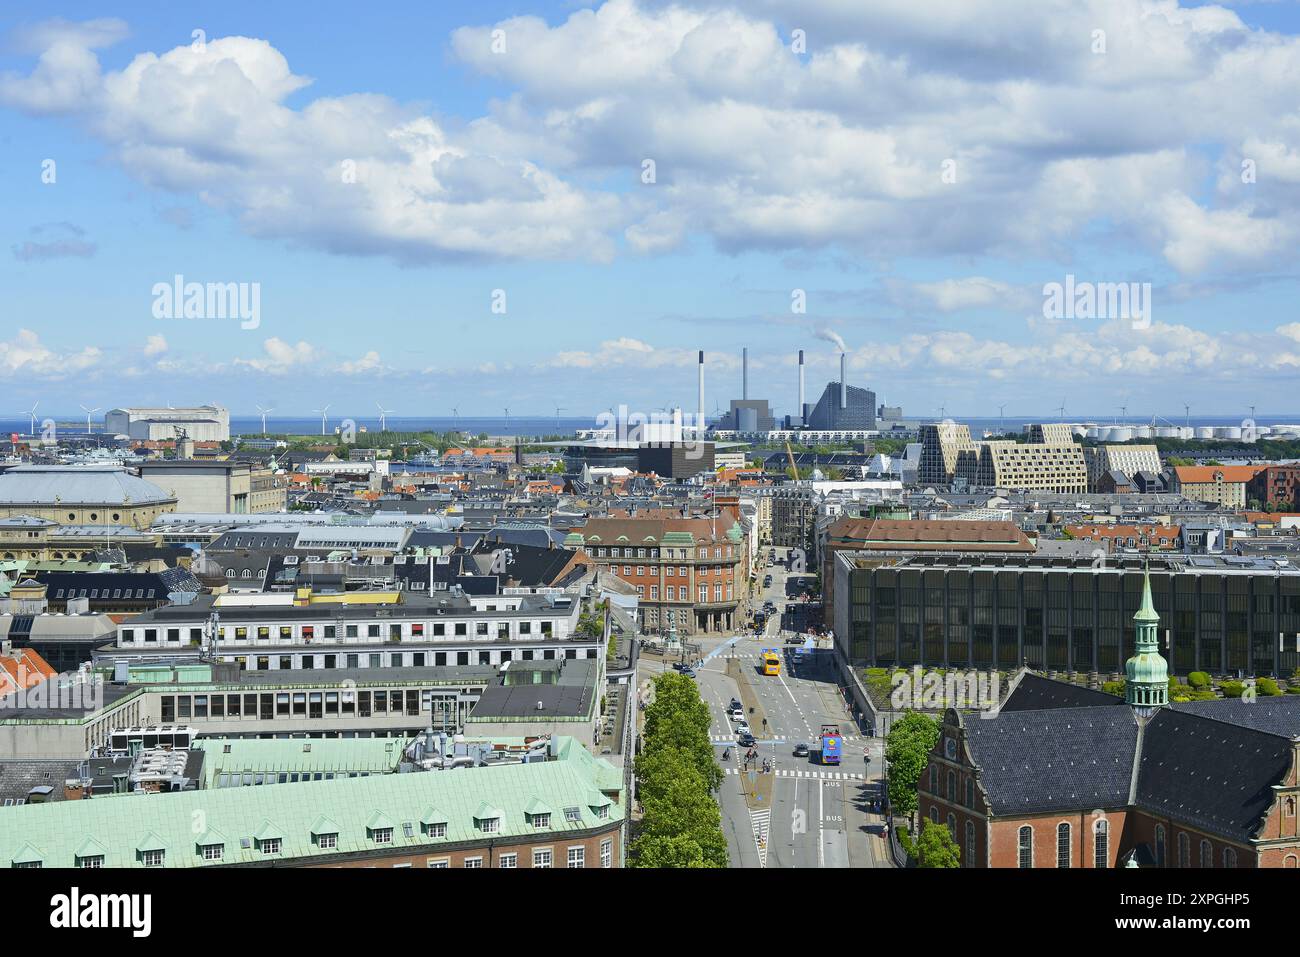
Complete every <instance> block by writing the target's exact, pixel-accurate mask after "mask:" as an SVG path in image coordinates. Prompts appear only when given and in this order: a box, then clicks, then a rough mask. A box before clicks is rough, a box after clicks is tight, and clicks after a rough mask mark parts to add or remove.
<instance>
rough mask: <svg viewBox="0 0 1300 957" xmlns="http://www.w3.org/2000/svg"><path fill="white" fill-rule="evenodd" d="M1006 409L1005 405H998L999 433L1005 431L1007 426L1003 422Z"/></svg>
mask: <svg viewBox="0 0 1300 957" xmlns="http://www.w3.org/2000/svg"><path fill="white" fill-rule="evenodd" d="M1006 410H1007V407H1006V406H1005V405H1000V406H998V432H999V433H1005V432H1006V431H1007V426H1006V422H1005V420H1006Z"/></svg>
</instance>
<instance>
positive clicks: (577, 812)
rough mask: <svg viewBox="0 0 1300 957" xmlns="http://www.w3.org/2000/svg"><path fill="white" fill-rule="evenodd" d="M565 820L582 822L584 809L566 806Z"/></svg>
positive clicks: (574, 822)
mask: <svg viewBox="0 0 1300 957" xmlns="http://www.w3.org/2000/svg"><path fill="white" fill-rule="evenodd" d="M564 820H565V821H567V822H568V823H570V824H581V823H582V809H581V808H576V807H566V808H565V809H564Z"/></svg>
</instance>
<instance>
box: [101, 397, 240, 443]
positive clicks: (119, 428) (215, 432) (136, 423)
mask: <svg viewBox="0 0 1300 957" xmlns="http://www.w3.org/2000/svg"><path fill="white" fill-rule="evenodd" d="M178 428H179V429H184V430H185V434H186V436H188V437H189V438H191V439H193V440H194V441H195V442H226V441H229V439H230V413H229V412H228V411H226V409H224V408H222V407H221V406H219V405H201V406H197V407H195V408H190V409H172V408H166V409H147V408H126V409H110V410H109V411H108V412H107V413H105V415H104V431H105V432H107V433H109V434H110V435H125V436H129V437H130V438H132V439H135V440H137V441H141V442H160V441H168V440H173V439H175V438H176V437H177V431H176V430H177V429H178Z"/></svg>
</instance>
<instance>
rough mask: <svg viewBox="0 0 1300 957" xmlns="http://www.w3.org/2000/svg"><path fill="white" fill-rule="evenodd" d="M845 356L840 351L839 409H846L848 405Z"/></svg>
mask: <svg viewBox="0 0 1300 957" xmlns="http://www.w3.org/2000/svg"><path fill="white" fill-rule="evenodd" d="M845 356H846V353H843V352H841V353H840V408H841V409H847V408H848V407H849V380H848V378H847V373H846V372H845V368H846V367H847V365H848V360H847V359H846V358H845Z"/></svg>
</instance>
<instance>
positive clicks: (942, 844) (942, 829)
mask: <svg viewBox="0 0 1300 957" xmlns="http://www.w3.org/2000/svg"><path fill="white" fill-rule="evenodd" d="M915 847H916V863H917V866H918V867H961V848H959V847H958V846H957V842H956V841H954V840H953V838H952V833H951V832H950V831H949V830H948V825H946V824H936V823H935V822H934V821H925V822H924V823H923V824H922V825H921V836H920V837H918V838H917V839H916V845H915Z"/></svg>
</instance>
